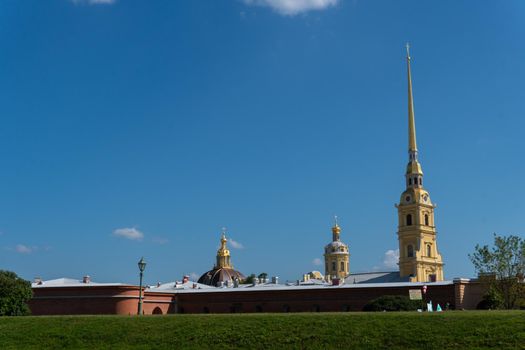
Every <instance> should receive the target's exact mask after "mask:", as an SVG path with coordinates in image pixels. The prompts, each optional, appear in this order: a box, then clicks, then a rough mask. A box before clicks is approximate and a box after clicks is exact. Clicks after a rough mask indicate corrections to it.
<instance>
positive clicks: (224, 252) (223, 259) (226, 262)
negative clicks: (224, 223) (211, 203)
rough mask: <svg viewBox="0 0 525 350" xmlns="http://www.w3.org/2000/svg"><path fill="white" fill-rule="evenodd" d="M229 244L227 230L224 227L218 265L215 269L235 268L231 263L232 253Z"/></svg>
mask: <svg viewBox="0 0 525 350" xmlns="http://www.w3.org/2000/svg"><path fill="white" fill-rule="evenodd" d="M227 242H228V239H227V238H226V228H225V227H223V228H222V235H221V247H220V248H219V250H217V264H216V265H215V268H218V269H219V268H223V267H226V268H233V266H232V265H231V261H230V251H229V250H228V247H227V246H226V243H227Z"/></svg>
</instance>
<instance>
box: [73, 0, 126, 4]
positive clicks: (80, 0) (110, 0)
mask: <svg viewBox="0 0 525 350" xmlns="http://www.w3.org/2000/svg"><path fill="white" fill-rule="evenodd" d="M71 2H72V3H73V4H75V5H80V4H87V5H113V4H114V3H116V2H117V0H71Z"/></svg>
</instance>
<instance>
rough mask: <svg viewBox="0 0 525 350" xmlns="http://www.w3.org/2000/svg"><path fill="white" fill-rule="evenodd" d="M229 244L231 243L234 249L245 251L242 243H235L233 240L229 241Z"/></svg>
mask: <svg viewBox="0 0 525 350" xmlns="http://www.w3.org/2000/svg"><path fill="white" fill-rule="evenodd" d="M229 242H230V245H231V247H232V248H234V249H244V246H243V245H242V243H239V242H237V241H234V240H233V239H231V238H230V239H229Z"/></svg>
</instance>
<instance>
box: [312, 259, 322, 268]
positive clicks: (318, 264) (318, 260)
mask: <svg viewBox="0 0 525 350" xmlns="http://www.w3.org/2000/svg"><path fill="white" fill-rule="evenodd" d="M312 264H314V265H315V266H321V265H322V264H323V261H322V260H321V259H319V258H315V259H314V260H312Z"/></svg>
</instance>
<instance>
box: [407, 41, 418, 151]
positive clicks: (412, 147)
mask: <svg viewBox="0 0 525 350" xmlns="http://www.w3.org/2000/svg"><path fill="white" fill-rule="evenodd" d="M406 47H407V68H408V151H409V153H410V160H415V159H417V144H416V122H415V119H414V98H413V96H412V74H411V71H410V45H409V44H408V43H407V45H406Z"/></svg>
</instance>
